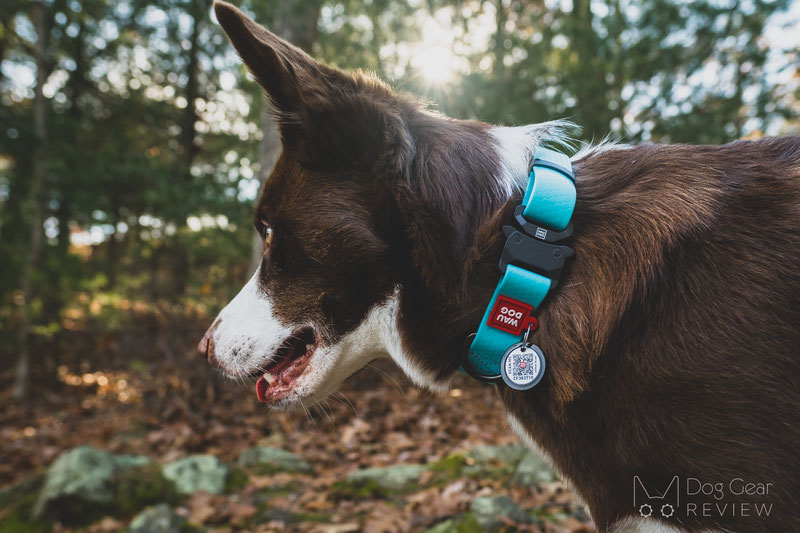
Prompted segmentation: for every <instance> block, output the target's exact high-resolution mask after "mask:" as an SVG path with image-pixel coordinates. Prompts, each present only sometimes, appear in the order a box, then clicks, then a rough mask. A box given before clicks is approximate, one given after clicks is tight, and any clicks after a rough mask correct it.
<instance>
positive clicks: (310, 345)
mask: <svg viewBox="0 0 800 533" xmlns="http://www.w3.org/2000/svg"><path fill="white" fill-rule="evenodd" d="M313 347H314V345H313V344H306V353H308V352H310V351H311V348H313Z"/></svg>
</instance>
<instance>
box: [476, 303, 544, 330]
mask: <svg viewBox="0 0 800 533" xmlns="http://www.w3.org/2000/svg"><path fill="white" fill-rule="evenodd" d="M532 312H533V306H530V305H528V304H526V303H523V302H520V301H519V300H514V299H513V298H509V297H508V296H498V297H497V301H496V302H495V304H494V307H493V308H492V312H491V313H490V314H489V321H488V322H487V325H488V326H490V327H493V328H495V329H499V330H502V331H505V332H507V333H511V334H512V335H521V334H522V331H523V330H524V329H525V328H527V327H528V324H530V326H531V330H535V329H536V328H537V327H538V325H539V322H538V321H537V320H536V317H533V316H531V313H532Z"/></svg>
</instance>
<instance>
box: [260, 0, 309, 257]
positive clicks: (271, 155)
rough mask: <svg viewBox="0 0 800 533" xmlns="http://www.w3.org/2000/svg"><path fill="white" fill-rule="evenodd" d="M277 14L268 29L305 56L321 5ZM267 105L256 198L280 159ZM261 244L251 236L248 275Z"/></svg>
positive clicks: (287, 7) (289, 6)
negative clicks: (290, 43)
mask: <svg viewBox="0 0 800 533" xmlns="http://www.w3.org/2000/svg"><path fill="white" fill-rule="evenodd" d="M278 9H279V11H278V12H277V13H276V14H275V21H274V23H273V24H272V29H273V31H274V32H275V34H276V35H278V36H280V37H283V38H284V39H287V40H288V41H291V42H292V43H293V44H295V45H296V46H299V47H300V48H302V49H303V50H305V51H306V52H308V53H309V54H310V53H311V47H312V46H313V45H314V42H315V41H316V40H317V24H318V22H319V14H320V10H321V9H322V4H321V3H320V2H319V1H318V0H314V1H309V2H299V1H296V2H290V1H286V2H283V3H281V4H280V7H279V8H278ZM268 106H269V103H268V102H267V101H265V102H264V112H263V113H262V117H261V132H262V135H263V137H262V138H261V144H260V145H259V150H258V164H259V166H260V167H261V185H260V187H259V197H260V196H261V191H263V190H264V184H265V183H266V181H267V178H268V177H269V175H270V174H272V169H273V168H274V167H275V163H276V162H277V161H278V158H279V157H280V155H281V150H282V148H283V147H282V146H281V136H280V132H279V131H278V125H277V123H276V122H275V120H274V119H273V117H272V114H271V113H270V112H269V111H270V110H269V108H268ZM263 249H264V244H263V243H262V242H261V236H260V235H259V234H258V233H253V242H252V245H251V252H250V267H249V269H248V271H249V272H250V273H252V272H255V270H256V268H258V265H259V263H261V257H262V253H263Z"/></svg>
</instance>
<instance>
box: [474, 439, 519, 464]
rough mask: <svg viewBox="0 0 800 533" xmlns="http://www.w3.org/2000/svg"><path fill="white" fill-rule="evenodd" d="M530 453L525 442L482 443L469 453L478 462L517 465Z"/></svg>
mask: <svg viewBox="0 0 800 533" xmlns="http://www.w3.org/2000/svg"><path fill="white" fill-rule="evenodd" d="M527 453H528V448H527V447H526V446H525V445H524V444H507V445H505V446H490V445H488V444H482V445H480V446H476V447H475V448H473V449H472V450H470V451H469V453H467V456H468V457H471V458H472V459H474V460H475V462H477V463H484V464H490V463H505V464H507V465H515V464H517V463H518V462H519V461H520V459H522V457H523V456H524V455H526V454H527Z"/></svg>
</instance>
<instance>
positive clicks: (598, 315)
mask: <svg viewBox="0 0 800 533" xmlns="http://www.w3.org/2000/svg"><path fill="white" fill-rule="evenodd" d="M217 16H218V18H219V20H220V23H221V24H222V25H223V27H224V28H225V29H226V31H227V32H228V34H229V35H230V36H231V39H232V41H233V43H234V45H235V46H236V48H237V50H238V51H239V53H240V55H241V56H242V58H243V59H244V60H245V62H246V63H247V65H248V67H249V68H250V69H251V71H252V72H253V73H254V75H255V77H256V79H258V80H259V81H260V82H261V84H262V85H263V86H264V87H265V89H266V90H267V92H268V94H269V97H270V98H271V99H272V100H273V103H274V104H275V105H276V108H277V109H278V116H279V119H280V121H281V124H282V128H281V131H282V135H283V140H284V153H283V155H282V156H281V159H280V161H279V162H278V164H277V166H276V168H275V170H274V172H273V174H272V176H271V177H270V179H269V181H268V183H267V186H266V188H265V191H264V193H263V195H262V197H261V198H260V200H259V203H258V208H257V213H256V220H257V226H259V225H260V221H261V220H267V221H268V222H269V223H270V224H271V225H272V226H273V227H274V228H275V237H274V243H273V245H272V246H271V248H270V250H269V252H268V253H267V255H265V261H264V262H263V264H262V272H261V283H262V286H263V288H264V289H265V290H266V291H267V292H268V293H270V294H271V295H272V297H273V298H272V300H273V301H274V302H276V312H277V314H278V315H279V316H281V317H283V318H284V319H285V320H286V322H287V323H291V322H293V321H295V320H296V319H297V318H298V317H303V318H304V319H307V320H311V321H312V322H313V323H314V324H315V325H316V327H317V329H318V330H319V331H320V332H321V334H322V337H323V342H326V343H333V342H335V341H336V340H337V339H338V338H340V337H341V336H342V335H344V334H345V333H347V332H349V331H352V330H353V329H354V328H355V327H356V326H357V325H358V324H359V323H360V321H361V320H362V319H363V317H364V316H365V315H366V313H367V312H368V311H369V309H370V308H372V307H373V306H374V305H375V304H377V303H379V302H381V301H382V300H384V299H385V298H386V297H387V296H388V295H389V294H391V293H392V292H393V291H394V290H395V288H396V287H401V292H400V297H401V302H400V305H401V323H400V330H401V334H402V336H403V343H404V347H405V349H406V351H407V352H408V353H410V354H411V356H412V357H414V358H415V360H416V361H417V362H418V363H419V365H420V366H422V367H423V368H426V369H429V370H431V371H432V372H434V373H435V374H436V375H437V376H439V377H440V378H442V379H444V378H446V377H448V376H450V375H451V374H452V373H453V372H454V371H455V370H456V368H457V367H458V365H459V364H460V362H461V358H462V357H463V354H464V350H465V348H466V338H467V335H468V334H469V333H471V332H472V331H475V329H476V326H477V324H478V321H479V320H480V317H481V315H482V313H483V311H484V308H485V305H486V304H487V302H488V301H489V298H490V296H491V293H492V290H493V288H494V286H495V284H496V283H497V280H498V278H499V271H498V269H497V259H498V258H499V255H500V250H501V248H502V244H503V237H502V233H501V231H500V228H501V226H502V225H503V224H510V223H512V220H513V217H512V216H511V215H512V211H513V208H514V206H516V205H517V204H518V203H519V201H520V198H519V197H515V198H511V199H510V200H509V199H506V198H504V197H503V196H502V195H501V194H500V193H499V192H498V191H499V188H498V186H497V185H498V183H497V180H498V179H499V176H500V161H499V159H498V156H497V155H496V150H495V142H496V141H495V140H494V139H493V138H492V137H491V136H490V135H489V133H488V126H487V125H484V124H481V123H475V122H463V121H454V120H450V119H446V118H444V117H441V116H437V115H434V114H431V113H429V112H426V111H424V110H422V109H421V108H420V107H419V106H418V105H417V104H416V103H415V102H413V101H412V100H410V99H408V98H406V97H403V96H398V95H397V94H395V93H393V92H392V91H390V90H389V89H388V88H387V87H386V86H385V85H383V84H382V83H380V82H378V81H376V80H373V79H371V78H369V77H367V76H364V75H362V74H357V75H349V74H345V73H342V72H340V71H338V70H335V69H332V68H329V67H325V66H322V65H319V64H318V63H316V62H314V61H313V60H312V59H311V58H310V57H308V56H307V55H306V54H304V53H303V52H301V51H300V50H299V49H296V48H294V47H292V46H291V45H289V44H288V43H285V42H284V41H281V40H280V39H278V38H277V37H275V36H274V35H272V34H270V33H269V32H267V31H266V30H264V29H263V28H261V27H260V26H257V25H256V24H255V23H253V22H252V21H250V20H249V19H247V18H246V17H244V15H242V14H241V12H239V11H238V10H236V9H235V8H233V7H232V6H230V5H228V4H224V3H217ZM574 166H575V173H576V176H577V190H578V203H577V206H576V209H575V215H574V218H573V221H574V226H575V236H574V238H573V241H572V247H573V248H574V249H575V252H576V258H575V259H574V261H573V262H572V263H571V264H570V266H569V268H568V270H567V271H566V273H565V276H564V279H563V282H562V285H561V287H560V288H559V290H558V291H557V292H556V293H555V294H554V295H551V296H549V297H548V299H547V300H546V302H545V304H544V305H543V307H542V308H541V312H540V315H539V317H540V324H541V326H540V329H539V331H537V333H536V336H535V341H536V342H537V344H539V345H540V346H541V348H542V350H543V351H544V353H545V355H546V357H547V361H548V363H547V364H548V367H547V372H546V374H545V377H544V380H543V381H542V382H541V383H540V384H539V385H538V386H537V387H535V388H534V389H532V390H530V391H527V392H517V391H513V390H510V389H508V388H506V387H505V386H499V387H498V390H499V393H500V395H501V397H502V398H503V401H504V403H505V405H506V407H507V409H508V411H509V412H510V413H512V414H513V415H514V416H515V417H516V418H517V419H519V420H520V421H521V422H522V423H523V425H524V426H525V428H526V430H527V431H528V433H529V434H530V436H531V437H532V438H533V440H535V441H536V442H537V443H538V445H539V446H540V447H541V448H542V449H543V450H545V451H547V453H548V454H549V455H550V456H551V457H552V459H553V462H554V464H555V466H556V467H557V468H558V470H559V471H561V472H562V473H563V474H564V475H565V476H566V478H567V479H569V480H570V481H571V483H573V484H574V486H575V488H576V489H577V490H578V491H579V493H580V494H581V495H582V496H583V498H585V500H586V503H587V505H588V506H589V508H590V510H591V512H592V516H593V518H594V520H595V521H596V524H597V526H598V528H600V530H606V529H607V528H609V527H610V526H611V525H612V524H614V523H615V522H616V521H618V520H620V519H622V518H625V517H628V516H635V509H634V508H633V507H632V505H631V502H632V480H633V476H640V477H641V479H642V480H643V481H644V482H645V483H646V484H647V483H651V484H652V485H653V486H656V487H658V486H666V484H665V483H664V482H665V481H668V480H669V479H671V478H672V477H673V476H680V477H681V479H684V478H686V477H695V478H698V479H700V480H702V481H708V482H714V483H716V482H726V481H728V480H731V479H732V478H735V477H739V478H743V479H744V480H746V481H750V482H760V483H772V484H773V486H774V492H772V493H770V494H769V496H766V497H764V499H763V501H765V502H767V503H772V504H773V507H774V511H773V512H772V514H771V516H770V518H769V519H768V520H764V519H755V518H753V517H738V516H735V517H731V516H725V517H723V518H719V517H717V518H714V517H705V518H704V517H696V518H692V517H689V518H686V519H684V521H683V522H682V523H681V522H677V521H676V520H668V521H665V523H668V524H669V525H672V526H674V527H682V528H684V529H686V530H687V531H697V530H699V529H701V528H717V529H726V530H731V531H747V532H768V531H769V532H773V531H792V530H794V528H795V527H796V525H797V523H798V520H800V517H799V516H798V511H797V510H796V509H795V508H794V500H795V498H796V496H797V495H798V494H800V458H799V454H798V450H800V429H799V428H798V423H797V422H798V405H799V402H798V400H800V398H798V393H797V390H798V386H797V384H798V382H800V363H799V361H800V273H798V267H797V265H798V264H800V139H799V138H786V139H766V140H763V141H758V142H737V143H733V144H729V145H726V146H721V147H708V146H657V145H645V146H639V147H635V148H625V149H612V150H608V151H602V152H597V153H594V154H590V155H588V156H586V157H584V158H583V159H581V160H580V161H577V162H576V163H575V165H574ZM465 408H468V406H465ZM754 500H757V499H754V498H752V497H751V498H750V501H754ZM709 501H710V502H712V503H713V502H714V500H713V499H709ZM726 501H727V502H732V501H735V500H734V499H727V500H726Z"/></svg>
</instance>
